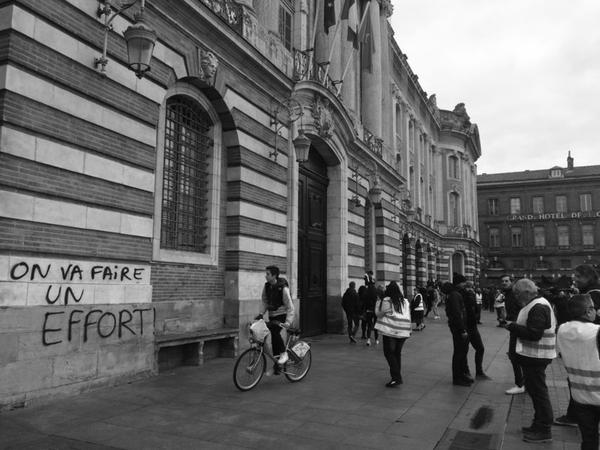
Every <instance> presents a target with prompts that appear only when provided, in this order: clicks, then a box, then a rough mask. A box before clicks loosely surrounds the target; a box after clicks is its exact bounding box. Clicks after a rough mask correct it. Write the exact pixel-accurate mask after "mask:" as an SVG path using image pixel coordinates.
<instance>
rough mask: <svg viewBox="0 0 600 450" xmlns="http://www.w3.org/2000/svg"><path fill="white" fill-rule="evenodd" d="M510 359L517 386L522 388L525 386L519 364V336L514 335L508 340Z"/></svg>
mask: <svg viewBox="0 0 600 450" xmlns="http://www.w3.org/2000/svg"><path fill="white" fill-rule="evenodd" d="M508 359H509V360H510V363H511V365H512V368H513V374H514V376H515V385H516V386H519V387H522V386H523V383H524V382H523V369H522V368H521V364H520V363H519V358H518V357H517V336H515V335H514V334H511V335H510V338H509V340H508Z"/></svg>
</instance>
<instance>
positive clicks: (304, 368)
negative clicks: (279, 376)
mask: <svg viewBox="0 0 600 450" xmlns="http://www.w3.org/2000/svg"><path fill="white" fill-rule="evenodd" d="M311 363H312V355H311V353H310V350H308V351H307V352H306V354H305V355H304V358H302V360H301V361H298V362H293V361H292V360H291V359H290V360H289V361H288V362H287V363H285V367H284V368H283V373H284V374H285V377H286V378H287V379H288V380H290V381H291V382H292V383H294V382H296V381H300V380H301V379H302V378H304V377H305V376H306V374H307V373H308V371H309V370H310V365H311Z"/></svg>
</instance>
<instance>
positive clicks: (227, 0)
mask: <svg viewBox="0 0 600 450" xmlns="http://www.w3.org/2000/svg"><path fill="white" fill-rule="evenodd" d="M200 1H201V2H202V3H204V4H205V5H206V6H207V7H208V8H210V9H211V10H212V11H213V12H214V13H215V14H216V15H217V16H219V17H220V18H221V19H223V20H224V21H225V22H226V23H227V24H228V25H229V26H230V27H231V28H233V29H234V30H235V31H236V32H237V33H239V34H242V33H243V25H244V10H243V9H242V7H241V5H238V4H237V3H236V2H234V1H233V0H200Z"/></svg>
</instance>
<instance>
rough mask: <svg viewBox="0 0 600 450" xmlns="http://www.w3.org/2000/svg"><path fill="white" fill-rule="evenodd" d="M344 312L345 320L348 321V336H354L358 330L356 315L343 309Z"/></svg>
mask: <svg viewBox="0 0 600 450" xmlns="http://www.w3.org/2000/svg"><path fill="white" fill-rule="evenodd" d="M344 312H345V313H346V320H347V321H348V336H352V337H354V335H355V334H356V331H357V330H358V316H357V315H356V314H354V313H352V312H351V311H344Z"/></svg>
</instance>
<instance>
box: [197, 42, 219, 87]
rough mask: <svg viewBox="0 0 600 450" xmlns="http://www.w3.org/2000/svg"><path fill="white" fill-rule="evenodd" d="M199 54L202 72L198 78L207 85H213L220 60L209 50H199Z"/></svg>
mask: <svg viewBox="0 0 600 450" xmlns="http://www.w3.org/2000/svg"><path fill="white" fill-rule="evenodd" d="M198 54H199V57H200V71H199V74H198V76H199V77H200V78H201V79H202V81H204V82H205V83H208V84H211V83H212V81H213V79H214V76H215V73H216V71H217V67H218V66H219V60H218V59H217V57H216V56H215V55H214V53H213V52H211V51H209V50H204V49H198Z"/></svg>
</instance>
